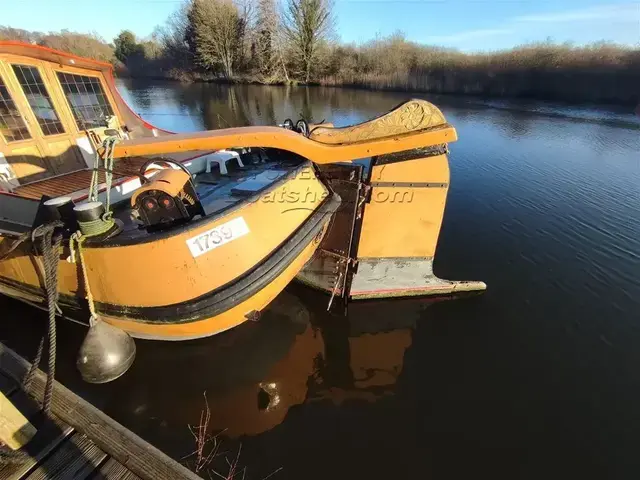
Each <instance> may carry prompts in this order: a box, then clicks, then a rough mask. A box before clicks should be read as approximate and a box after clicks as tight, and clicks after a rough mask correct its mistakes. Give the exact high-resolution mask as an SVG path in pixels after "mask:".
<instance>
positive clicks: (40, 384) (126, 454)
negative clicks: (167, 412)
mask: <svg viewBox="0 0 640 480" xmlns="http://www.w3.org/2000/svg"><path fill="white" fill-rule="evenodd" d="M28 369H29V363H28V362H27V361H26V360H25V359H23V358H22V357H20V356H19V355H18V354H16V353H15V352H14V351H13V350H11V349H10V348H9V347H7V346H6V345H3V344H2V343H0V370H1V371H2V372H3V373H4V374H6V375H8V376H9V377H11V378H13V379H14V380H16V381H18V380H19V379H22V378H23V376H24V375H25V373H26V372H27V371H28ZM45 383H46V375H45V374H44V373H43V372H42V371H40V370H37V371H36V374H35V375H34V378H33V382H32V383H31V385H30V387H29V389H28V394H29V395H30V396H31V397H33V398H42V395H43V393H44V387H45ZM51 406H52V411H53V412H54V413H55V414H56V415H58V416H59V418H60V419H61V420H62V421H64V422H66V423H67V424H69V425H71V426H72V427H74V428H75V429H76V431H77V432H82V433H83V434H84V435H86V436H87V437H88V438H90V439H91V441H92V442H94V443H95V444H96V446H97V448H99V449H100V450H101V451H102V452H106V454H108V455H109V456H111V457H113V458H115V459H116V460H117V461H118V462H120V463H121V464H122V465H124V466H125V467H126V468H128V469H129V470H130V471H132V472H133V473H135V474H136V475H138V476H139V477H140V478H143V479H153V480H155V479H164V478H166V479H172V480H173V479H176V480H177V479H185V480H199V479H200V478H201V477H199V476H198V475H196V474H195V473H193V472H192V471H191V470H189V469H187V468H186V467H185V466H184V465H181V464H179V463H178V462H176V461H175V460H173V459H172V458H170V457H168V456H167V455H165V454H164V453H162V452H161V451H160V450H158V449H157V448H156V447H154V446H153V445H151V444H149V443H148V442H146V441H145V440H143V439H142V438H140V437H139V436H137V435H136V434H135V433H133V432H131V431H130V430H128V429H126V428H125V427H123V426H122V425H120V424H119V423H118V422H116V421H115V420H114V419H112V418H111V417H109V416H108V415H106V414H105V413H103V412H102V411H100V410H98V409H97V408H96V407H94V406H93V405H91V404H90V403H89V402H87V401H86V400H84V399H82V398H80V397H78V396H77V395H76V394H74V393H73V392H71V391H70V390H69V389H68V388H66V387H65V386H64V385H62V384H60V383H57V382H56V384H55V387H54V394H53V399H52V404H51ZM61 448H62V447H61ZM56 453H57V451H56V452H54V454H53V455H52V457H55V456H56V455H55V454H56ZM47 460H48V459H47ZM47 460H45V463H46V461H47Z"/></svg>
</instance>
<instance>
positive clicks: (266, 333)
mask: <svg viewBox="0 0 640 480" xmlns="http://www.w3.org/2000/svg"><path fill="white" fill-rule="evenodd" d="M310 293H311V292H308V291H307V292H305V291H304V289H303V288H296V289H293V292H284V293H283V294H281V295H280V296H279V297H278V298H276V300H275V301H274V303H273V304H272V305H271V307H270V308H269V309H268V310H267V311H266V313H265V315H264V317H263V318H262V319H261V321H260V322H258V323H249V324H245V325H243V326H242V327H240V328H238V329H235V330H233V331H230V332H227V333H225V334H224V335H222V336H218V337H215V338H211V339H203V340H200V341H195V342H190V343H189V344H179V345H178V344H171V345H158V344H154V343H143V344H141V346H140V348H142V349H144V354H143V355H141V357H140V361H139V362H137V363H136V364H135V365H134V366H133V368H132V369H131V370H130V372H129V373H128V374H127V375H126V376H125V377H123V379H122V380H121V381H120V382H118V384H115V385H114V388H115V389H116V390H115V392H116V394H115V395H114V396H113V398H114V400H113V401H112V402H111V403H110V404H108V405H105V410H106V411H108V412H109V413H110V414H112V415H113V416H114V417H116V418H118V419H121V421H124V422H125V423H127V424H132V425H137V428H138V429H144V425H145V424H146V423H148V422H151V423H154V422H156V421H157V419H161V420H162V421H163V422H166V423H167V424H170V425H172V426H173V427H174V428H175V427H178V428H180V426H184V428H186V426H187V425H188V424H194V423H197V422H198V419H199V416H200V412H201V410H202V409H203V408H204V405H205V400H204V397H203V394H204V393H205V392H206V398H207V401H208V404H209V407H210V411H211V420H210V429H211V432H212V433H216V432H221V431H224V435H225V436H228V437H238V436H242V435H257V434H260V433H262V432H265V431H268V430H270V429H272V428H273V427H275V426H276V425H278V424H280V423H281V422H283V421H284V419H285V417H286V416H287V414H288V413H289V411H290V409H291V408H293V407H295V406H297V405H301V404H304V403H309V402H312V403H317V402H329V403H330V404H332V405H335V406H340V405H342V404H343V402H345V401H350V402H351V401H366V402H374V401H376V400H378V399H380V398H383V397H385V396H388V395H392V394H393V391H394V385H395V383H396V381H397V379H398V377H399V376H400V375H401V373H402V370H403V363H404V355H405V352H406V350H407V349H408V348H409V347H410V345H411V341H412V334H413V329H414V327H415V322H416V320H417V318H418V317H419V316H420V315H421V313H422V312H423V311H424V310H425V309H426V308H427V306H428V305H429V304H430V303H428V302H424V301H417V300H403V301H402V302H403V304H404V305H403V312H407V314H406V315H401V316H398V315H394V314H393V313H394V310H395V311H397V305H396V306H395V307H391V308H389V307H388V306H389V302H369V303H364V304H355V305H352V306H351V307H353V308H351V309H350V312H349V316H348V318H347V319H345V318H344V317H342V316H340V317H338V316H335V315H331V314H330V313H327V312H326V308H322V306H324V302H322V299H321V298H314V296H313V295H312V294H310ZM119 391H122V392H125V391H126V395H124V394H123V395H119V394H117V392H119ZM167 391H172V392H179V394H176V395H167V394H166V392H167Z"/></svg>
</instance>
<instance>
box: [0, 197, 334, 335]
mask: <svg viewBox="0 0 640 480" xmlns="http://www.w3.org/2000/svg"><path fill="white" fill-rule="evenodd" d="M339 205H340V197H339V196H338V195H335V194H334V195H332V196H331V197H328V198H327V199H325V201H324V202H323V203H322V204H321V205H320V207H319V208H318V209H317V210H316V211H315V212H314V213H313V214H312V215H311V216H310V217H309V218H308V219H307V221H306V222H305V223H304V224H303V225H302V226H301V227H300V228H298V230H297V231H296V232H295V233H294V234H293V235H292V236H290V237H289V239H287V240H285V242H284V243H283V244H282V245H281V246H280V247H278V248H277V249H276V250H275V251H274V252H273V253H272V254H271V255H270V256H269V257H267V259H265V260H264V261H263V262H262V263H260V264H258V265H256V266H255V267H254V268H253V269H252V270H251V271H249V272H248V273H247V274H245V275H244V276H243V277H239V278H237V279H236V280H234V281H233V282H230V283H228V284H226V285H223V286H222V287H219V288H217V289H215V290H212V291H211V292H208V293H206V294H204V295H201V296H199V297H196V298H193V299H191V300H187V301H185V302H180V303H175V304H171V305H163V306H157V307H133V306H126V305H114V304H110V303H102V302H96V311H97V312H98V313H99V314H103V315H106V316H110V317H115V318H126V319H128V320H134V321H138V322H140V323H150V324H178V323H191V322H196V321H199V320H204V319H207V318H211V317H214V316H216V315H219V314H221V313H223V312H225V311H227V310H229V309H231V308H233V307H235V306H236V305H239V304H240V303H242V302H243V301H245V300H247V299H248V298H250V297H251V296H252V295H254V294H256V293H257V292H259V291H260V290H262V289H263V288H264V287H265V286H266V285H268V284H269V283H270V282H272V281H273V280H274V279H275V278H277V277H278V276H279V275H280V274H281V273H282V272H283V271H284V270H285V269H286V268H287V267H288V266H289V265H290V264H291V262H292V261H293V260H295V259H296V258H297V257H298V256H299V255H300V253H302V251H303V250H304V249H305V247H307V246H308V245H309V244H310V243H311V242H312V241H313V240H314V238H315V237H316V236H317V235H318V234H319V233H320V232H321V231H322V229H323V228H324V226H325V224H326V223H327V221H328V220H329V218H330V216H331V215H333V213H334V212H335V211H336V210H337V208H338V206H339ZM0 282H2V283H5V284H7V285H12V286H14V288H18V289H20V290H23V291H27V292H29V293H33V294H36V295H40V296H41V295H42V290H41V289H39V288H36V287H33V286H31V285H25V284H22V283H19V282H16V281H14V280H11V279H7V278H0ZM60 303H61V306H69V307H71V308H74V307H75V309H76V310H77V309H78V308H82V306H81V304H80V302H78V299H77V298H76V297H74V296H72V295H63V294H61V295H60Z"/></svg>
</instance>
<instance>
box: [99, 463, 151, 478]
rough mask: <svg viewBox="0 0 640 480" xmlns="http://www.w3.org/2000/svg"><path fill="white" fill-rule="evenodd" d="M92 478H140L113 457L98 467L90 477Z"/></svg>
mask: <svg viewBox="0 0 640 480" xmlns="http://www.w3.org/2000/svg"><path fill="white" fill-rule="evenodd" d="M92 479H93V480H140V477H139V476H137V475H136V474H135V473H133V472H130V471H129V469H128V468H127V467H125V466H124V465H122V464H121V463H120V462H118V461H117V460H116V459H115V458H110V459H109V460H107V461H106V462H105V463H104V465H102V467H101V468H100V471H99V472H98V473H97V474H96V475H95V476H94V477H92Z"/></svg>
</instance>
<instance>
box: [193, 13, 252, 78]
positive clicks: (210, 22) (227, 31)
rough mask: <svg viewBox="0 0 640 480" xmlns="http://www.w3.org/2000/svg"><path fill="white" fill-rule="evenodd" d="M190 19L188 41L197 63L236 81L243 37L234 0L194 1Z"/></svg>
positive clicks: (241, 25) (240, 21) (240, 20)
mask: <svg viewBox="0 0 640 480" xmlns="http://www.w3.org/2000/svg"><path fill="white" fill-rule="evenodd" d="M187 17H188V20H189V27H188V28H187V33H186V39H187V42H188V43H189V46H190V48H191V50H192V51H193V52H194V53H195V56H196V59H197V61H198V63H199V64H200V65H201V66H202V67H204V68H206V69H209V70H213V69H216V68H219V69H220V71H221V72H222V74H223V75H224V76H225V77H226V78H233V74H234V67H235V64H236V61H237V59H238V55H239V52H240V45H241V40H242V35H243V24H242V19H241V17H240V13H239V12H238V8H237V7H236V5H235V4H234V3H233V2H232V1H231V0H193V3H192V4H191V8H190V10H189V13H188V14H187Z"/></svg>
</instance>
